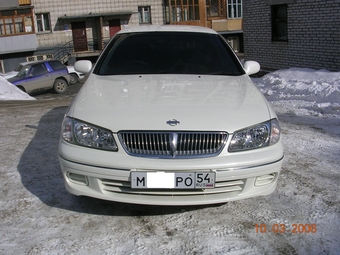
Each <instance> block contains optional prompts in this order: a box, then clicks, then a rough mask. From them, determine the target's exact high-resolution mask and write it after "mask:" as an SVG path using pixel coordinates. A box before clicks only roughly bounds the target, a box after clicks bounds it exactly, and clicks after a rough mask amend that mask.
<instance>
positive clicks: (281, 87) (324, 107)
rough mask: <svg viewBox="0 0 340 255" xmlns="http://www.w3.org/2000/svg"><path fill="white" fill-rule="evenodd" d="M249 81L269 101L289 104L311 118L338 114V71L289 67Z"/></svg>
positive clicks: (339, 107) (339, 94)
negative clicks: (311, 116)
mask: <svg viewBox="0 0 340 255" xmlns="http://www.w3.org/2000/svg"><path fill="white" fill-rule="evenodd" d="M253 82H254V83H255V84H256V86H257V87H258V88H259V89H260V90H261V92H262V93H263V94H264V95H265V96H266V98H267V99H268V100H269V101H277V102H287V101H291V102H293V105H291V107H292V109H294V108H300V109H302V108H303V109H305V112H306V113H307V114H311V115H319V116H320V115H324V114H328V115H329V114H330V115H334V114H335V115H340V72H330V71H328V70H314V69H309V68H290V69H286V70H279V71H275V72H272V73H269V74H267V75H265V76H263V77H262V78H254V79H253ZM294 102H296V104H295V103H294ZM285 105H286V103H285ZM295 110H296V109H295Z"/></svg>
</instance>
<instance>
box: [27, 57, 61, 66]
mask: <svg viewBox="0 0 340 255" xmlns="http://www.w3.org/2000/svg"><path fill="white" fill-rule="evenodd" d="M54 61H59V60H57V59H48V60H37V61H28V62H22V63H20V65H24V66H25V65H32V64H39V63H46V62H54ZM59 62H60V61H59ZM60 63H61V62H60Z"/></svg>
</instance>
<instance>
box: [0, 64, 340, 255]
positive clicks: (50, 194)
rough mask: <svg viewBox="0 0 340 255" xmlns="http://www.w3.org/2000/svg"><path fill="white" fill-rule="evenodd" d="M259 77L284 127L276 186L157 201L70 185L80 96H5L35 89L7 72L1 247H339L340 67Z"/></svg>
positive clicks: (290, 250)
mask: <svg viewBox="0 0 340 255" xmlns="http://www.w3.org/2000/svg"><path fill="white" fill-rule="evenodd" d="M253 81H254V82H255V84H256V85H257V87H258V88H259V89H260V90H261V91H262V92H263V94H264V95H265V96H266V98H267V99H268V100H269V101H270V102H271V104H272V105H273V107H274V109H275V111H276V112H277V114H278V116H279V119H280V123H281V127H282V132H283V143H284V146H285V160H284V164H283V171H282V174H281V176H280V179H279V183H278V187H277V189H276V191H275V192H274V193H273V194H271V195H269V196H266V197H256V198H251V199H246V200H241V201H235V202H229V203H226V204H221V205H214V206H198V207H156V206H138V205H129V204H120V203H113V202H107V201H101V200H96V199H91V198H84V197H75V196H72V195H70V194H69V193H67V191H66V190H65V188H64V186H63V180H62V176H61V172H60V167H59V163H58V159H57V146H58V139H59V133H60V124H61V120H62V118H63V114H64V113H65V111H66V109H67V105H68V104H69V103H70V100H71V99H72V98H70V97H67V98H65V99H60V98H58V99H55V100H53V99H52V100H50V99H49V100H35V101H32V100H25V101H11V100H6V99H15V100H19V99H27V96H25V95H24V94H22V93H21V92H20V91H17V90H12V89H10V88H8V84H7V83H5V82H3V80H0V99H3V100H2V101H0V133H1V138H0V148H1V149H0V162H1V169H0V180H1V187H0V218H1V221H0V254H339V253H340V234H339V229H340V206H339V201H340V190H339V184H340V178H339V177H340V167H339V165H340V72H328V71H326V70H311V69H301V68H299V69H298V68H291V69H287V70H280V71H276V72H272V73H269V74H267V75H265V76H263V77H261V78H253ZM261 224H262V225H261ZM256 226H258V227H256ZM265 227H266V231H264V228H265ZM273 230H279V233H274V232H273ZM294 230H295V232H294ZM262 232H263V233H262ZM307 232H308V233H307Z"/></svg>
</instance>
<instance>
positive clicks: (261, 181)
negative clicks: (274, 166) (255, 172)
mask: <svg viewBox="0 0 340 255" xmlns="http://www.w3.org/2000/svg"><path fill="white" fill-rule="evenodd" d="M275 177H276V173H272V174H266V175H261V176H258V177H256V179H255V186H262V185H267V184H269V183H272V182H273V181H274V180H275Z"/></svg>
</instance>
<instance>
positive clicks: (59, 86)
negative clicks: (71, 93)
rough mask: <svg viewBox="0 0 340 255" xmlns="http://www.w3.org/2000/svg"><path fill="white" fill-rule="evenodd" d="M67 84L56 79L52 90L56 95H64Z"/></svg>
mask: <svg viewBox="0 0 340 255" xmlns="http://www.w3.org/2000/svg"><path fill="white" fill-rule="evenodd" d="M67 86H68V84H67V82H66V81H65V80H63V79H56V80H55V81H54V84H53V89H54V91H55V92H57V93H58V94H61V93H64V92H65V91H66V90H67Z"/></svg>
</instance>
